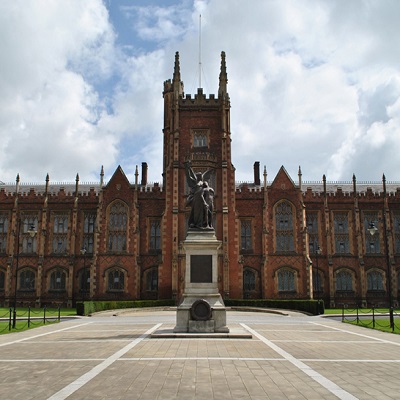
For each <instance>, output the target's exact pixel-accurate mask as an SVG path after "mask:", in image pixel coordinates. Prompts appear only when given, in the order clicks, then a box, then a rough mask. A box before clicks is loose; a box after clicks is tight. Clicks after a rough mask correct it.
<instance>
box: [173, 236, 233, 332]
mask: <svg viewBox="0 0 400 400" xmlns="http://www.w3.org/2000/svg"><path fill="white" fill-rule="evenodd" d="M183 247H184V249H185V252H186V274H185V289H184V293H183V298H182V301H181V303H180V304H179V306H178V308H177V313H176V326H175V329H174V332H189V333H190V332H193V333H227V332H229V329H228V327H227V326H226V309H225V304H224V301H223V300H222V297H221V295H220V293H219V290H218V249H219V248H220V247H221V242H220V241H218V240H217V238H216V237H215V233H214V230H204V231H203V230H189V232H188V235H187V237H186V240H185V241H184V242H183Z"/></svg>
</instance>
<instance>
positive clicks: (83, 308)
mask: <svg viewBox="0 0 400 400" xmlns="http://www.w3.org/2000/svg"><path fill="white" fill-rule="evenodd" d="M174 305H175V301H174V300H131V301H85V302H80V303H76V313H77V314H78V315H89V314H93V313H95V312H99V311H107V310H119V309H124V308H145V307H168V306H174Z"/></svg>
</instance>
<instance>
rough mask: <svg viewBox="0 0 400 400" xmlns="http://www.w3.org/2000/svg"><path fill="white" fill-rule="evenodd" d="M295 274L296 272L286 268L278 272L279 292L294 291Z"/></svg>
mask: <svg viewBox="0 0 400 400" xmlns="http://www.w3.org/2000/svg"><path fill="white" fill-rule="evenodd" d="M295 290H296V289H295V276H294V272H293V271H290V270H287V269H284V270H281V271H279V272H278V291H279V292H294V291H295Z"/></svg>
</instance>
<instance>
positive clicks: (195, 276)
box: [190, 255, 212, 283]
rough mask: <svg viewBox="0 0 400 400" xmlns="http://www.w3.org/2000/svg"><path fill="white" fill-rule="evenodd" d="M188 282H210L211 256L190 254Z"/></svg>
mask: <svg viewBox="0 0 400 400" xmlns="http://www.w3.org/2000/svg"><path fill="white" fill-rule="evenodd" d="M190 282H191V283H212V256H211V255H191V256H190Z"/></svg>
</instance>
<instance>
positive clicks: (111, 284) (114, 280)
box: [107, 269, 125, 292]
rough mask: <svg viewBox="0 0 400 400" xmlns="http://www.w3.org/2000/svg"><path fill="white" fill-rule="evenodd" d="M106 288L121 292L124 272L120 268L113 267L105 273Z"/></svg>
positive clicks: (123, 283) (123, 286) (123, 285)
mask: <svg viewBox="0 0 400 400" xmlns="http://www.w3.org/2000/svg"><path fill="white" fill-rule="evenodd" d="M107 279H108V285H107V287H108V290H109V291H112V292H123V291H124V288H125V274H124V273H123V271H121V270H120V269H113V270H111V271H109V272H108V274H107Z"/></svg>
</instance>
